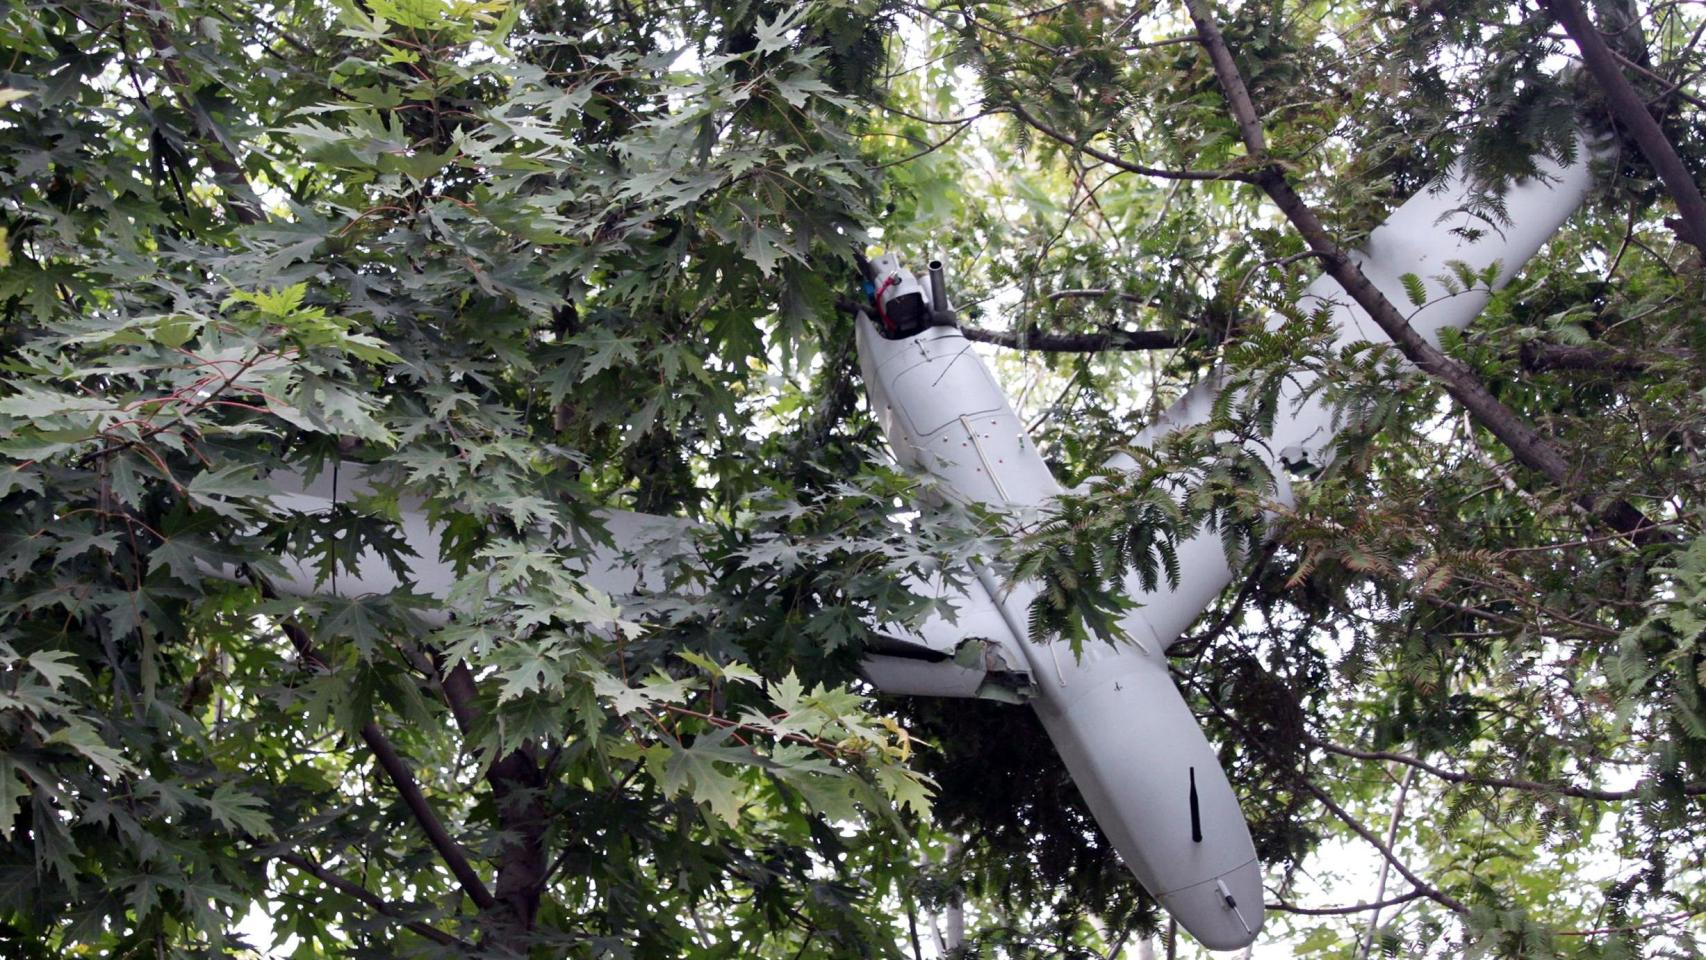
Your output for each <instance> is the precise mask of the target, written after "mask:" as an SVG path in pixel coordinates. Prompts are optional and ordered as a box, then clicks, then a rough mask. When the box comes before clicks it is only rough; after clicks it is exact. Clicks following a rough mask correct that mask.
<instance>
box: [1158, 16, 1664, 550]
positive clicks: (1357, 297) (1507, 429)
mask: <svg viewBox="0 0 1706 960" xmlns="http://www.w3.org/2000/svg"><path fill="white" fill-rule="evenodd" d="M1185 5H1186V7H1187V9H1188V10H1189V11H1190V15H1191V20H1192V21H1193V22H1195V24H1196V27H1197V35H1198V38H1199V39H1200V40H1201V42H1202V45H1203V48H1204V49H1205V50H1207V51H1208V55H1209V60H1210V61H1211V62H1212V64H1213V65H1214V71H1215V75H1216V76H1217V78H1218V79H1219V81H1220V87H1221V90H1222V91H1223V92H1224V93H1225V94H1226V100H1227V103H1228V105H1229V106H1230V108H1231V110H1232V117H1233V119H1234V121H1236V123H1237V124H1238V130H1239V133H1240V135H1241V136H1242V137H1243V139H1244V146H1245V149H1246V150H1247V151H1248V152H1249V154H1250V156H1251V158H1252V159H1254V160H1255V161H1257V163H1258V164H1259V166H1257V168H1256V172H1255V173H1254V174H1252V182H1254V183H1256V184H1257V185H1258V186H1260V187H1261V188H1262V189H1263V190H1264V191H1265V192H1266V193H1267V194H1268V196H1269V197H1270V198H1271V199H1272V200H1273V201H1274V203H1275V204H1276V205H1277V206H1278V207H1279V208H1280V212H1282V213H1284V214H1285V216H1286V219H1287V220H1289V221H1291V224H1292V226H1293V227H1294V228H1296V230H1297V232H1298V233H1299V234H1301V235H1302V236H1303V239H1304V241H1305V242H1306V243H1308V244H1309V248H1310V249H1311V250H1313V251H1315V253H1316V254H1317V255H1318V256H1319V257H1320V259H1321V262H1322V263H1323V264H1325V269H1326V272H1327V274H1328V275H1329V276H1331V277H1332V278H1333V279H1334V280H1335V281H1337V282H1338V284H1339V286H1340V287H1342V288H1343V289H1344V291H1345V293H1346V294H1348V295H1349V296H1350V298H1351V299H1352V300H1353V301H1355V303H1356V304H1357V306H1359V307H1361V308H1362V309H1363V311H1364V312H1365V313H1367V314H1368V316H1369V318H1370V319H1371V320H1373V321H1374V322H1375V324H1376V325H1378V326H1379V327H1380V329H1381V330H1382V331H1384V332H1385V333H1386V336H1387V337H1388V338H1390V339H1391V340H1392V342H1393V344H1394V345H1396V346H1397V347H1398V350H1399V352H1401V353H1402V354H1404V356H1405V357H1407V358H1408V359H1409V360H1410V362H1412V363H1414V364H1415V365H1416V366H1417V367H1419V368H1420V369H1421V370H1422V371H1423V372H1425V373H1427V374H1428V375H1429V376H1431V377H1432V378H1433V379H1434V380H1436V381H1438V382H1439V383H1440V385H1441V386H1443V387H1444V388H1445V391H1446V392H1447V393H1448V394H1450V395H1451V396H1452V398H1453V399H1455V400H1456V401H1457V402H1458V403H1460V404H1462V405H1463V406H1464V408H1465V409H1467V410H1468V411H1469V413H1470V415H1471V416H1473V417H1474V418H1475V419H1476V420H1477V421H1478V422H1480V424H1481V425H1482V426H1484V427H1486V428H1487V430H1488V431H1490V432H1491V433H1492V434H1493V435H1494V436H1496V437H1498V438H1499V440H1500V442H1502V443H1503V444H1504V445H1505V446H1506V447H1508V448H1509V449H1510V451H1511V453H1513V454H1515V456H1516V459H1517V460H1518V461H1519V462H1520V463H1522V464H1523V465H1524V466H1526V467H1528V468H1529V469H1530V470H1533V471H1535V472H1536V473H1539V474H1540V475H1541V476H1543V477H1545V478H1546V479H1547V480H1549V481H1551V482H1552V483H1553V484H1554V485H1555V486H1557V487H1559V488H1561V489H1564V490H1570V489H1571V488H1572V487H1574V486H1575V480H1576V477H1577V471H1576V470H1575V468H1574V467H1573V466H1572V465H1571V464H1570V462H1569V461H1568V460H1567V459H1566V458H1565V457H1564V454H1563V452H1562V451H1561V450H1559V449H1558V447H1557V445H1556V444H1554V443H1552V442H1551V441H1550V440H1548V439H1547V438H1545V437H1542V436H1541V435H1540V434H1539V433H1537V432H1535V430H1534V428H1533V427H1530V426H1529V425H1528V424H1527V423H1524V422H1523V421H1522V419H1521V418H1520V417H1518V416H1517V415H1516V413H1515V412H1514V411H1512V410H1511V409H1510V408H1509V407H1507V406H1505V405H1504V404H1503V403H1501V402H1499V400H1498V398H1497V397H1495V396H1493V394H1492V391H1490V390H1488V389H1487V387H1486V385H1485V384H1483V383H1482V382H1481V381H1480V379H1479V378H1477V377H1476V376H1475V374H1474V373H1473V372H1472V371H1471V370H1469V369H1468V368H1467V367H1465V366H1463V365H1462V364H1460V363H1458V362H1457V361H1455V360H1452V359H1451V358H1450V357H1447V356H1446V355H1445V354H1444V353H1442V352H1440V350H1439V348H1438V347H1435V346H1434V345H1433V344H1432V343H1430V342H1429V341H1428V340H1427V338H1425V337H1423V336H1422V335H1421V334H1420V333H1417V332H1416V330H1415V328H1414V327H1412V326H1410V323H1409V321H1408V320H1406V319H1405V317H1404V315H1403V314H1402V313H1400V312H1399V311H1398V308H1397V307H1395V306H1393V305H1392V302H1391V301H1390V300H1388V299H1387V298H1386V295H1385V294H1383V293H1381V291H1380V288H1379V287H1376V286H1375V285H1374V283H1373V282H1372V281H1370V280H1369V279H1368V277H1367V276H1366V275H1365V274H1364V273H1363V272H1362V269H1361V268H1359V267H1358V266H1357V265H1356V263H1355V262H1354V261H1352V260H1351V259H1350V257H1348V256H1347V255H1346V254H1345V252H1344V250H1342V249H1340V247H1339V245H1338V244H1337V243H1336V242H1335V241H1334V240H1333V238H1332V236H1331V235H1330V234H1329V233H1328V232H1327V228H1326V226H1325V225H1323V224H1322V222H1321V220H1320V218H1319V217H1317V216H1316V215H1315V211H1314V210H1313V209H1311V208H1310V206H1309V205H1308V204H1307V203H1305V202H1304V200H1303V198H1302V197H1301V196H1299V195H1298V193H1297V191H1296V189H1294V188H1293V187H1292V185H1291V182H1290V181H1289V180H1287V179H1286V176H1285V173H1284V171H1282V170H1281V169H1280V167H1279V165H1278V164H1277V163H1275V162H1273V160H1272V159H1271V158H1270V157H1269V156H1268V147H1267V139H1266V137H1265V136H1264V134H1263V132H1262V122H1261V117H1260V115H1259V114H1258V113H1257V112H1256V106H1255V104H1254V103H1252V102H1251V100H1250V91H1249V89H1248V88H1247V87H1246V86H1245V84H1244V78H1243V75H1242V74H1240V73H1239V72H1238V65H1237V64H1236V63H1235V62H1233V59H1232V51H1231V50H1229V49H1228V48H1227V46H1226V39H1225V38H1224V37H1223V36H1221V33H1220V28H1219V27H1218V26H1217V25H1216V24H1215V22H1214V19H1213V15H1212V12H1211V10H1210V9H1209V7H1208V0H1185ZM1574 499H1575V501H1576V502H1577V503H1578V504H1580V505H1581V506H1582V507H1583V508H1584V509H1586V510H1587V511H1588V513H1589V514H1590V515H1592V516H1595V517H1597V518H1599V519H1600V520H1601V521H1602V522H1604V523H1605V524H1607V525H1608V526H1610V527H1611V528H1612V529H1614V530H1616V531H1617V532H1619V533H1622V534H1624V535H1626V536H1628V537H1630V539H1632V540H1633V541H1634V542H1635V543H1637V544H1646V543H1650V542H1653V541H1654V540H1655V539H1658V538H1659V534H1658V532H1657V528H1656V526H1655V525H1654V524H1653V522H1652V521H1651V520H1649V519H1648V518H1647V516H1646V515H1645V514H1643V513H1642V512H1641V511H1640V510H1639V509H1637V508H1636V507H1635V506H1634V505H1633V504H1631V503H1629V502H1628V501H1627V500H1620V499H1619V500H1613V501H1612V502H1610V503H1609V504H1606V505H1603V506H1602V505H1601V504H1600V503H1599V502H1598V500H1597V498H1595V497H1593V496H1591V495H1589V494H1586V493H1581V494H1575V495H1574Z"/></svg>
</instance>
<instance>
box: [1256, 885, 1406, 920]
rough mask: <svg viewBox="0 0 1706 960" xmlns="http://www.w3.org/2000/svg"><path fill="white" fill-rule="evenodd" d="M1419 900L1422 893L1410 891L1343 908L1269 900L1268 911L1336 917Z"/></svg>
mask: <svg viewBox="0 0 1706 960" xmlns="http://www.w3.org/2000/svg"><path fill="white" fill-rule="evenodd" d="M1421 898H1422V891H1420V890H1411V891H1410V892H1409V893H1406V894H1403V895H1402V896H1397V897H1392V898H1391V899H1389V900H1376V901H1375V902H1373V903H1356V904H1351V905H1350V906H1345V907H1300V906H1298V905H1296V904H1294V903H1286V902H1284V901H1283V900H1269V901H1268V909H1269V910H1278V911H1279V912H1281V913H1295V914H1298V915H1299V916H1304V917H1338V916H1344V915H1345V914H1350V913H1364V912H1367V911H1369V910H1384V909H1386V908H1387V907H1396V906H1399V905H1401V904H1406V903H1409V902H1410V901H1411V900H1419V899H1421Z"/></svg>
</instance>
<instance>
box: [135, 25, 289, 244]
mask: <svg viewBox="0 0 1706 960" xmlns="http://www.w3.org/2000/svg"><path fill="white" fill-rule="evenodd" d="M127 15H128V14H121V16H127ZM143 16H144V17H146V18H147V19H148V20H149V21H150V23H149V24H148V37H149V40H150V41H151V42H152V43H153V45H154V52H155V53H156V54H157V55H158V56H159V57H160V67H161V70H162V72H164V73H165V75H166V80H167V83H168V84H169V85H170V86H171V88H172V92H173V93H175V94H177V97H178V102H179V103H180V104H182V105H183V108H184V110H185V112H187V113H188V114H189V115H190V117H191V118H192V119H193V120H194V121H195V126H196V132H197V133H198V134H200V135H201V138H202V140H204V141H206V142H207V143H208V144H209V145H210V146H211V147H212V148H213V149H211V150H209V151H207V162H208V166H210V167H212V168H213V172H214V174H215V175H216V176H217V177H218V179H219V181H220V189H222V190H223V191H224V192H225V207H226V209H227V210H229V211H230V213H231V215H232V216H233V217H235V218H236V219H237V221H238V222H239V223H242V224H244V225H245V226H247V225H249V224H254V223H259V222H260V221H261V219H262V217H261V211H260V208H259V207H258V206H257V205H256V204H255V202H254V200H255V198H256V196H257V195H256V193H255V188H254V186H253V185H252V184H250V183H249V176H248V174H247V173H245V172H244V171H243V165H242V163H241V158H240V157H239V155H238V151H237V145H236V144H234V143H232V142H231V140H230V138H229V137H227V136H225V132H224V131H222V130H220V129H219V124H217V123H215V122H214V121H213V118H212V117H211V116H209V115H208V113H207V110H206V108H204V107H203V106H202V105H201V104H200V103H198V102H197V101H196V99H195V96H194V94H193V93H192V92H191V90H190V84H189V78H188V77H187V76H186V75H185V74H184V72H183V70H182V69H181V68H180V67H179V66H178V60H177V57H176V55H175V54H174V52H173V51H175V50H176V49H177V47H176V44H175V43H174V42H173V40H172V37H171V34H169V33H168V32H167V30H166V24H167V19H166V13H165V11H164V10H162V9H160V5H159V4H158V3H157V2H151V3H149V5H148V6H147V7H146V8H144V13H143Z"/></svg>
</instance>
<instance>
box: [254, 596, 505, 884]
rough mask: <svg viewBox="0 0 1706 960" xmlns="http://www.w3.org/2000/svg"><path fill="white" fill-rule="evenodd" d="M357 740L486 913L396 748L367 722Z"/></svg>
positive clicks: (306, 654) (316, 664)
mask: <svg viewBox="0 0 1706 960" xmlns="http://www.w3.org/2000/svg"><path fill="white" fill-rule="evenodd" d="M262 593H263V595H267V596H276V594H274V593H273V591H272V589H271V588H270V587H265V586H263V587H262ZM283 626H284V634H285V636H286V637H288V638H289V639H290V644H291V646H293V647H295V648H296V655H297V656H299V657H301V658H302V662H303V663H305V664H307V665H308V666H310V667H312V668H314V669H316V670H320V671H322V672H324V671H327V670H329V669H330V668H329V667H328V666H327V664H326V661H325V660H324V659H322V658H321V657H320V654H319V653H318V652H316V651H315V650H314V644H313V641H312V640H310V639H309V637H308V634H307V632H306V631H304V630H303V629H302V628H301V627H300V626H298V625H297V624H295V623H293V622H291V621H289V620H286V621H284V624H283ZM361 739H362V742H363V743H366V744H367V747H368V749H369V750H372V751H373V757H374V759H375V760H377V761H379V766H380V769H382V770H384V771H385V775H386V777H388V778H389V779H390V780H391V784H392V786H394V787H395V788H396V790H397V795H398V796H399V797H401V798H402V800H403V805H404V806H406V807H408V808H409V813H410V815H411V816H413V817H414V818H415V822H416V823H418V824H420V827H421V829H422V830H423V831H424V832H425V833H426V835H427V840H428V841H430V842H431V843H432V846H433V849H434V850H437V851H438V855H439V856H440V857H441V858H442V859H443V860H444V863H445V866H447V867H449V868H450V872H451V874H452V875H454V876H455V877H456V881H457V882H458V883H460V884H461V885H462V889H463V890H465V891H467V893H468V899H470V900H472V901H474V905H475V906H477V907H479V908H480V909H482V910H490V909H491V908H492V907H494V906H496V905H497V901H496V900H495V899H493V897H492V894H491V891H489V890H487V889H486V884H485V882H484V881H483V880H481V879H480V875H479V874H478V873H475V872H474V867H473V866H472V865H471V864H470V863H469V862H468V855H467V854H466V853H464V852H463V850H462V846H461V844H458V843H457V842H456V839H455V838H454V837H452V836H451V835H450V831H448V830H446V829H445V828H444V823H443V822H442V821H440V820H439V819H438V814H437V813H435V812H433V809H432V805H431V804H429V803H427V799H426V794H424V793H422V792H421V786H420V784H419V783H418V782H417V781H416V780H415V775H414V773H413V771H411V770H410V769H409V765H408V764H407V763H406V762H404V760H403V757H402V755H401V754H399V753H398V752H397V748H396V747H395V746H392V744H391V741H390V739H389V738H388V737H386V736H385V732H384V731H383V730H381V729H379V725H378V724H376V723H373V722H371V721H369V722H368V723H366V724H363V725H362V728H361Z"/></svg>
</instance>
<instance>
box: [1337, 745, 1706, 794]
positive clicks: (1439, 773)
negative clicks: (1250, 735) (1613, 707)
mask: <svg viewBox="0 0 1706 960" xmlns="http://www.w3.org/2000/svg"><path fill="white" fill-rule="evenodd" d="M1304 742H1305V743H1307V744H1309V745H1310V746H1312V747H1314V748H1316V749H1317V750H1322V751H1325V752H1326V753H1331V754H1336V755H1338V756H1341V757H1349V758H1351V759H1353V760H1373V761H1380V762H1391V763H1399V764H1403V765H1404V766H1407V767H1413V768H1415V769H1417V770H1420V771H1422V772H1423V773H1426V774H1428V775H1430V776H1433V777H1437V778H1439V779H1441V780H1444V781H1446V782H1447V783H1461V784H1466V785H1469V786H1477V787H1493V788H1496V789H1500V790H1523V791H1527V792H1529V793H1546V794H1553V795H1556V796H1562V797H1575V798H1577V799H1580V800H1594V801H1598V802H1601V803H1613V802H1616V801H1619V800H1630V799H1633V798H1635V797H1637V796H1639V795H1640V793H1641V789H1640V788H1639V787H1636V788H1634V789H1631V790H1601V789H1598V788H1596V787H1575V786H1568V785H1564V784H1553V783H1540V782H1538V781H1535V780H1516V779H1512V778H1509V777H1477V776H1473V775H1471V774H1467V773H1457V772H1455V771H1451V770H1446V769H1444V768H1443V767H1437V766H1434V765H1433V764H1431V763H1428V762H1427V761H1426V760H1422V759H1419V758H1417V757H1412V756H1407V755H1405V754H1402V753H1390V752H1387V751H1385V750H1356V749H1352V748H1351V747H1341V746H1339V745H1338V744H1335V743H1328V742H1327V741H1325V740H1321V739H1318V738H1316V737H1305V738H1304ZM1682 792H1683V793H1684V794H1685V795H1687V796H1690V797H1698V796H1706V784H1688V785H1686V786H1684V787H1683V788H1682Z"/></svg>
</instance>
